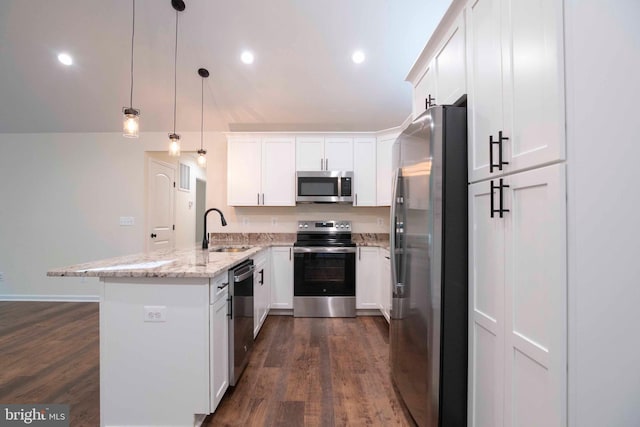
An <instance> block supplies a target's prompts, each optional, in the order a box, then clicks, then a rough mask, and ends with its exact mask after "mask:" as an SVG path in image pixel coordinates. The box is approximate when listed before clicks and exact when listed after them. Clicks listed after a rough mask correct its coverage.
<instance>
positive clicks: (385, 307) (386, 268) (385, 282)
mask: <svg viewBox="0 0 640 427" xmlns="http://www.w3.org/2000/svg"><path fill="white" fill-rule="evenodd" d="M379 266H380V311H381V312H382V315H383V316H384V318H385V319H387V322H389V313H390V312H391V294H392V288H391V258H389V251H388V250H387V249H383V248H380V256H379Z"/></svg>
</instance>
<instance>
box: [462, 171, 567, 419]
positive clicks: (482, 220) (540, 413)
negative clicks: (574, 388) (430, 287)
mask: <svg viewBox="0 0 640 427" xmlns="http://www.w3.org/2000/svg"><path fill="white" fill-rule="evenodd" d="M565 172H566V171H565V166H564V165H562V164H558V165H553V166H547V167H542V168H538V169H533V170H530V171H526V172H521V173H517V174H514V175H509V176H505V177H503V178H499V179H493V180H490V181H483V182H479V183H475V184H472V185H471V186H469V222H470V224H469V231H470V236H469V237H470V240H469V253H470V266H469V267H470V268H469V419H470V420H472V423H471V424H470V425H472V426H474V427H494V426H505V427H506V426H512V425H513V426H549V427H560V426H564V425H566V419H567V344H566V343H567V272H566V242H567V227H566V184H565Z"/></svg>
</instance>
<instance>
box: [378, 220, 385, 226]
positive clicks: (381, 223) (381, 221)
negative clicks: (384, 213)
mask: <svg viewBox="0 0 640 427" xmlns="http://www.w3.org/2000/svg"><path fill="white" fill-rule="evenodd" d="M378 227H384V220H383V219H382V218H378Z"/></svg>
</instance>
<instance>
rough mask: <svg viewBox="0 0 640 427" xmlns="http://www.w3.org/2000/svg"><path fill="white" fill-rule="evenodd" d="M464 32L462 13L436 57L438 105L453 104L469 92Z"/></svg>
mask: <svg viewBox="0 0 640 427" xmlns="http://www.w3.org/2000/svg"><path fill="white" fill-rule="evenodd" d="M464 30H465V27H464V13H461V14H460V15H459V16H458V19H457V20H456V21H455V23H454V25H453V26H452V27H451V28H450V29H449V33H448V34H447V36H446V38H445V41H444V43H443V45H442V47H441V48H440V50H439V51H438V52H437V53H436V55H435V58H434V66H435V76H436V95H435V97H436V100H437V101H435V102H437V104H440V105H449V104H453V103H454V102H456V101H457V100H458V99H459V98H460V97H461V96H462V95H464V94H465V93H466V91H467V90H466V58H465V43H466V41H465V34H464Z"/></svg>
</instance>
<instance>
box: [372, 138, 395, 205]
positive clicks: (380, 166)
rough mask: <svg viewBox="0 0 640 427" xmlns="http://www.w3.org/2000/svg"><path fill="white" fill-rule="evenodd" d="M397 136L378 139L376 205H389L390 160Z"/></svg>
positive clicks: (390, 183)
mask: <svg viewBox="0 0 640 427" xmlns="http://www.w3.org/2000/svg"><path fill="white" fill-rule="evenodd" d="M397 136H398V134H397V133H396V134H393V135H386V136H384V137H380V138H378V147H377V150H376V170H377V174H376V205H377V206H390V205H391V186H392V179H393V177H392V167H393V165H392V159H391V157H392V156H391V150H392V147H393V142H394V141H395V140H396V138H397Z"/></svg>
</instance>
